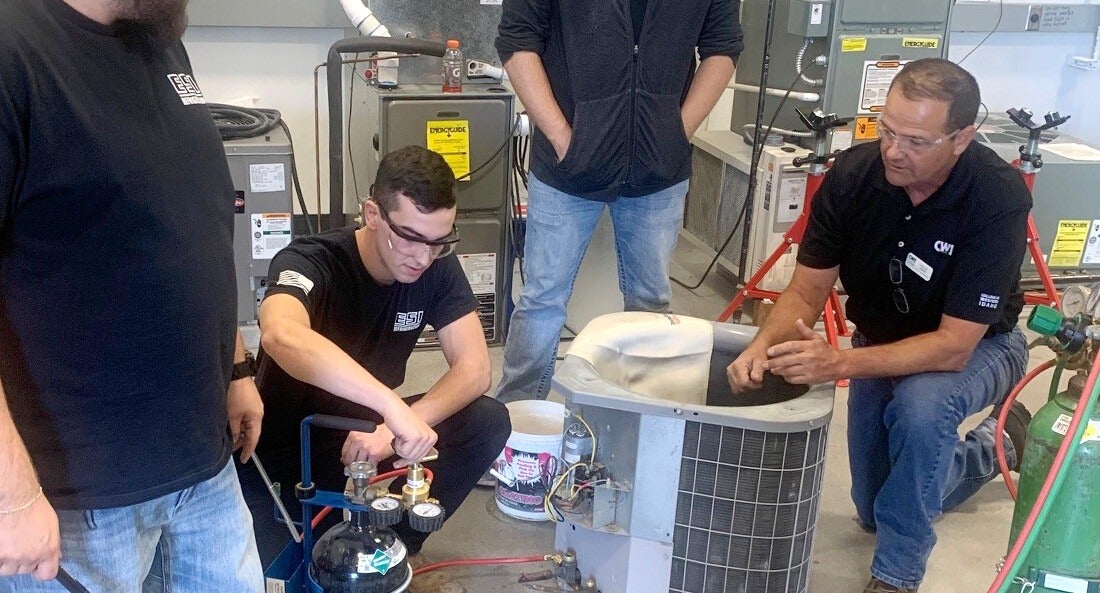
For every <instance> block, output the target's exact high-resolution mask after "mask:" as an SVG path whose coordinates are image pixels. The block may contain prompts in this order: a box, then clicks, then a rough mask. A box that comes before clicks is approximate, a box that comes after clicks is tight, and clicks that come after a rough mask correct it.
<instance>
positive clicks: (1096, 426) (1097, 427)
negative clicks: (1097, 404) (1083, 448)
mask: <svg viewBox="0 0 1100 593" xmlns="http://www.w3.org/2000/svg"><path fill="white" fill-rule="evenodd" d="M1072 421H1073V417H1071V416H1069V415H1068V414H1059V415H1058V418H1056V419H1055V420H1054V425H1053V426H1051V427H1050V430H1051V431H1053V432H1056V433H1058V434H1060V435H1062V436H1066V434H1067V433H1068V432H1069V425H1070V422H1072ZM1089 441H1100V420H1089V425H1088V426H1086V427H1085V432H1084V433H1083V434H1082V435H1081V442H1082V443H1087V442H1089Z"/></svg>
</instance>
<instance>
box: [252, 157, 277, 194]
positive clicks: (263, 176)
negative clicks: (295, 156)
mask: <svg viewBox="0 0 1100 593" xmlns="http://www.w3.org/2000/svg"><path fill="white" fill-rule="evenodd" d="M248 181H249V185H251V186H252V193H254V194H259V193H264V192H272V191H286V169H285V167H283V164H282V163H271V164H260V165H249V166H248Z"/></svg>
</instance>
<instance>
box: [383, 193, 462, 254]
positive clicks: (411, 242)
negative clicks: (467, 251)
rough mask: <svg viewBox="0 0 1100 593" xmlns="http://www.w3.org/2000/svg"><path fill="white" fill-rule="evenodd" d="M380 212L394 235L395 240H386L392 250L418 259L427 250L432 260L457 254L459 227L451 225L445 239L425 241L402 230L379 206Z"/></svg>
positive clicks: (388, 238)
mask: <svg viewBox="0 0 1100 593" xmlns="http://www.w3.org/2000/svg"><path fill="white" fill-rule="evenodd" d="M378 212H379V213H380V214H381V215H382V220H384V221H386V226H388V227H389V228H390V233H392V234H393V238H390V237H387V238H386V243H387V244H388V245H389V246H390V249H392V250H394V251H397V252H399V253H403V254H405V255H408V256H411V257H416V256H418V255H420V254H421V253H424V250H425V249H427V250H428V255H431V256H432V259H443V258H444V257H447V256H448V255H450V254H452V253H454V252H455V247H456V246H457V244H458V241H459V236H458V227H456V226H454V225H451V232H450V233H448V234H447V236H445V237H440V238H439V239H425V238H424V237H417V236H415V235H411V234H409V233H408V232H406V231H403V230H401V229H400V227H398V226H397V225H395V224H394V223H393V221H392V220H390V215H389V214H386V210H385V209H384V208H382V206H381V205H379V206H378Z"/></svg>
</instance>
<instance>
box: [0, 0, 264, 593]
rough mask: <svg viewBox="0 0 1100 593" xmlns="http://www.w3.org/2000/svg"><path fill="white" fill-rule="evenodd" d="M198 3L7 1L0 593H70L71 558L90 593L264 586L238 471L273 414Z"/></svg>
mask: <svg viewBox="0 0 1100 593" xmlns="http://www.w3.org/2000/svg"><path fill="white" fill-rule="evenodd" d="M186 5H187V3H186V0H160V1H152V0H64V1H62V0H4V2H2V3H0V379H2V382H3V391H2V394H0V591H2V592H13V591H14V592H26V591H36V592H37V591H42V592H51V593H52V592H61V591H65V588H64V587H63V586H62V585H61V584H60V583H59V582H57V581H56V580H50V579H53V577H54V576H55V575H56V574H57V572H58V563H59V561H60V562H61V565H62V567H63V568H64V569H65V570H66V571H67V572H68V573H70V574H71V575H72V576H73V577H74V578H75V579H76V580H78V581H79V582H81V583H82V584H83V585H84V586H85V587H87V588H88V589H89V590H91V591H96V592H100V591H102V592H107V591H109V592H111V593H138V592H139V591H142V590H145V591H155V590H165V589H167V590H171V591H177V592H186V593H199V592H206V591H234V592H238V591H247V592H254V593H258V592H260V591H263V575H262V570H261V567H260V563H259V558H258V556H257V554H256V545H255V540H254V538H253V535H252V523H251V518H250V516H249V514H248V509H247V508H246V507H245V505H244V500H243V498H242V496H241V492H240V487H239V485H238V483H237V477H236V473H235V470H234V466H233V463H232V462H231V460H230V456H231V455H232V452H233V451H234V450H235V449H240V450H241V457H242V458H248V457H249V456H250V455H251V454H252V450H253V448H254V447H255V445H256V442H257V440H258V439H259V436H260V423H261V419H262V416H263V405H262V403H261V400H260V397H259V394H258V393H257V391H256V386H255V385H254V384H253V382H252V378H251V372H250V370H249V369H250V364H248V363H247V361H246V358H245V353H244V347H243V344H242V343H241V340H240V336H239V335H237V333H236V293H235V288H234V272H233V249H232V230H233V198H234V192H233V185H232V182H231V181H230V177H229V171H228V168H227V165H226V161H225V152H224V149H223V148H222V143H221V139H220V138H219V136H218V132H217V130H216V129H215V127H214V124H213V120H212V118H211V116H210V112H209V110H208V109H207V107H206V105H205V100H204V98H203V95H202V91H201V90H200V89H199V87H198V85H197V84H196V83H195V79H194V76H193V74H192V72H191V66H190V64H189V61H188V58H187V54H186V52H185V51H184V47H183V44H182V43H181V42H180V36H181V35H182V33H183V30H184V28H185V26H186V15H185V9H186ZM234 363H241V364H240V365H236V366H235V364H234ZM158 552H159V557H160V558H161V560H162V565H161V566H160V567H157V568H158V570H156V571H154V572H155V573H157V576H155V577H152V578H150V576H149V575H150V568H151V565H152V564H153V562H154V556H156V555H157V554H158ZM161 579H163V582H161Z"/></svg>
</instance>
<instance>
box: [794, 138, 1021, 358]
mask: <svg viewBox="0 0 1100 593" xmlns="http://www.w3.org/2000/svg"><path fill="white" fill-rule="evenodd" d="M1030 210H1031V194H1030V193H1029V192H1028V189H1027V186H1025V185H1024V183H1023V180H1022V179H1021V177H1020V174H1019V173H1018V172H1017V171H1016V170H1015V169H1013V168H1012V167H1011V166H1010V165H1009V164H1008V163H1006V162H1005V161H1003V160H1001V158H1000V157H998V156H997V155H996V154H995V153H994V152H993V151H992V150H990V149H989V148H987V147H985V146H982V145H980V144H978V143H976V142H972V143H971V144H970V146H969V147H968V148H967V149H966V151H965V152H963V154H962V155H961V156H960V157H959V160H958V162H957V163H956V164H955V167H954V169H952V171H951V174H950V176H949V177H948V178H947V181H946V182H945V183H944V184H943V186H942V187H940V188H939V189H938V190H937V191H936V192H935V193H934V194H933V195H932V196H930V197H929V198H928V199H927V200H925V201H924V202H921V203H920V204H919V205H918V206H915V207H914V206H913V203H912V202H911V201H910V200H909V196H908V195H907V194H906V193H905V190H904V189H902V188H900V187H896V186H893V185H891V184H890V183H889V182H888V181H886V174H885V166H884V165H883V162H882V158H881V156H880V154H879V143H878V142H872V143H867V144H862V145H859V146H855V147H853V148H851V149H849V150H847V151H845V152H844V153H842V154H841V155H839V156H838V157H837V159H836V162H835V164H834V166H833V168H832V169H831V170H830V171H829V173H828V174H827V175H826V176H825V179H824V182H823V183H822V186H821V189H820V190H819V191H818V192H817V194H816V196H815V197H814V201H813V204H812V206H811V208H810V221H809V225H808V227H807V229H806V233H805V236H804V237H803V241H802V244H801V245H800V248H799V252H798V263H800V264H803V265H806V266H809V267H811V268H818V269H824V268H831V267H835V266H840V280H841V282H843V284H844V288H845V290H846V291H847V293H848V301H847V307H846V310H847V313H848V317H849V318H850V319H851V320H852V321H853V322H854V323H855V324H856V327H857V328H858V329H859V331H860V332H861V333H862V334H864V335H865V336H866V337H867V338H868V339H870V340H871V341H872V342H874V343H886V342H894V341H897V340H901V339H904V338H908V337H911V336H915V335H917V334H922V333H927V332H930V331H933V330H935V329H936V328H937V327H939V325H940V318H941V316H942V314H944V313H946V314H947V315H950V316H952V317H958V318H960V319H965V320H967V321H973V322H975V323H982V324H987V325H989V332H988V334H987V335H993V334H998V333H1003V332H1007V331H1009V330H1011V329H1012V328H1013V327H1015V326H1016V322H1017V320H1018V318H1019V315H1020V310H1021V309H1022V308H1023V303H1024V300H1023V291H1022V290H1021V289H1020V266H1021V265H1022V262H1023V257H1024V252H1025V250H1026V247H1027V216H1028V212H1029V211H1030ZM891 260H897V262H896V263H895V264H894V268H895V270H894V273H893V274H891V269H890V268H891ZM899 271H900V274H899V273H898V272H899ZM899 281H900V282H899ZM898 288H900V289H901V291H902V292H903V293H904V300H903V302H901V303H899V302H898V301H899V299H898V295H896V294H895V290H896V289H898ZM905 304H908V312H903V311H902V309H904V308H905V306H904V305H905Z"/></svg>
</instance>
